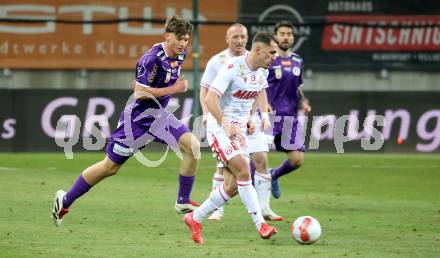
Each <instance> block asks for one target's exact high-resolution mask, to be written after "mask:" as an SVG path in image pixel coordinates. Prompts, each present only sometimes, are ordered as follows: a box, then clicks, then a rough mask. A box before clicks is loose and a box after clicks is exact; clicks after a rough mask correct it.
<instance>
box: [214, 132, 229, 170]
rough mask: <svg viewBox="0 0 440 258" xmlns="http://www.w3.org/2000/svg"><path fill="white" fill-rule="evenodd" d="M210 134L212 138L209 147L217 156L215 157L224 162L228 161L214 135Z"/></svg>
mask: <svg viewBox="0 0 440 258" xmlns="http://www.w3.org/2000/svg"><path fill="white" fill-rule="evenodd" d="M211 136H212V139H213V141H212V144H211V149H212V151H213V152H214V153H215V155H216V156H217V159H218V160H220V161H222V162H224V163H226V162H228V160H227V159H226V155H225V153H224V152H223V150H222V149H221V148H220V144H219V143H218V140H217V138H216V137H215V135H214V134H212V135H211Z"/></svg>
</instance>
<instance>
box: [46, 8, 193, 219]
mask: <svg viewBox="0 0 440 258" xmlns="http://www.w3.org/2000/svg"><path fill="white" fill-rule="evenodd" d="M191 32H192V25H191V23H189V22H188V21H187V20H185V19H183V18H180V17H178V16H173V17H170V18H168V19H167V21H166V24H165V34H164V37H165V42H162V43H158V44H156V45H154V46H153V47H152V48H151V49H150V50H149V51H148V52H146V53H145V54H144V55H143V56H142V57H141V58H140V59H139V60H138V63H137V65H136V79H135V82H134V101H131V102H128V103H127V105H126V106H125V108H124V110H123V111H122V112H121V116H120V119H119V123H118V127H117V129H116V130H115V131H114V132H113V134H112V136H111V138H110V139H109V142H108V144H107V147H106V152H107V156H106V157H105V158H104V160H102V161H99V162H97V163H95V164H93V165H92V166H90V167H88V168H86V169H85V170H84V171H83V172H82V173H81V174H80V175H79V177H78V178H77V179H76V180H75V182H74V183H73V185H72V186H71V188H70V189H69V190H68V191H67V192H64V191H63V190H59V191H57V193H56V194H55V199H54V207H53V210H52V218H53V221H54V223H55V225H56V226H60V225H61V223H62V220H63V217H64V215H65V214H66V213H67V212H68V211H69V207H70V206H71V205H72V203H73V202H74V201H75V200H76V199H77V198H79V197H81V196H82V195H83V194H85V193H86V192H87V191H89V189H90V188H91V187H93V186H95V185H96V184H97V183H99V182H100V181H101V180H102V179H104V178H106V177H108V176H112V175H114V174H116V173H117V172H118V170H119V169H120V168H121V166H122V165H123V164H124V162H125V161H127V160H128V158H130V157H131V156H132V155H133V154H134V153H136V152H137V151H139V150H140V149H142V148H143V147H144V146H145V145H146V144H147V140H153V141H156V142H160V143H163V144H168V145H169V146H173V145H174V147H175V148H179V149H180V151H181V153H182V162H181V165H180V169H179V190H178V197H177V200H176V203H175V209H176V211H177V212H179V213H188V212H190V211H193V210H194V209H195V206H197V204H196V203H195V202H192V201H191V200H190V194H191V191H192V187H193V184H194V179H195V173H196V167H197V158H198V157H199V155H200V153H199V151H200V143H199V141H198V140H197V138H196V137H195V136H194V135H193V134H192V133H191V132H190V131H189V129H188V128H187V127H186V126H185V125H184V124H183V123H182V122H181V121H180V120H178V119H177V118H176V117H175V116H174V115H173V114H172V113H169V112H168V111H166V110H165V107H166V106H167V104H168V101H169V100H170V95H172V94H175V93H181V92H185V91H186V90H187V88H188V81H186V80H184V79H183V77H181V76H180V71H181V66H182V63H183V60H184V58H185V48H186V46H187V44H188V41H189V38H190V35H191ZM147 111H148V112H147ZM151 111H152V113H151ZM139 142H140V143H139Z"/></svg>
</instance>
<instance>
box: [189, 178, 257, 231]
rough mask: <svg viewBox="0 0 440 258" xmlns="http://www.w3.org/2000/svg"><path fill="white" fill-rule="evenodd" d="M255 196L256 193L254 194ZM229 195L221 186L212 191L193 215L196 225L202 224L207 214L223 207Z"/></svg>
mask: <svg viewBox="0 0 440 258" xmlns="http://www.w3.org/2000/svg"><path fill="white" fill-rule="evenodd" d="M255 194H256V193H255ZM230 198H231V197H229V195H228V194H227V193H226V192H225V189H224V187H223V184H221V185H220V186H218V187H217V188H216V189H214V190H213V191H212V192H211V194H210V195H209V197H208V199H206V200H205V201H204V202H203V203H202V205H200V207H199V208H197V209H196V210H195V211H194V213H193V218H194V220H195V221H196V222H197V223H202V222H203V220H205V219H206V218H207V217H208V216H209V214H211V213H212V212H214V211H215V210H217V209H219V208H221V207H223V205H225V203H226V202H227V201H228V200H229V199H230Z"/></svg>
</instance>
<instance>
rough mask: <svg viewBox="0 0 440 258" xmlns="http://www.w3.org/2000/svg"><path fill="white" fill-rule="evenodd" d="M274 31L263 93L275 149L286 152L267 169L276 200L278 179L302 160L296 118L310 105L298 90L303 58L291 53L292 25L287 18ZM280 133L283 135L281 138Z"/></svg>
mask: <svg viewBox="0 0 440 258" xmlns="http://www.w3.org/2000/svg"><path fill="white" fill-rule="evenodd" d="M274 32H275V38H276V39H277V41H278V50H277V52H278V56H277V58H276V59H275V61H274V62H273V63H272V65H271V66H270V68H269V76H268V78H267V81H268V84H269V87H268V88H267V89H266V92H267V97H268V101H269V104H270V106H271V110H272V112H273V113H274V114H275V120H274V122H273V136H274V145H275V148H276V150H277V151H282V152H285V153H286V154H287V160H285V161H284V162H283V163H282V164H281V165H280V166H279V167H276V168H274V169H272V170H271V175H272V189H271V191H272V195H273V197H274V198H276V199H278V198H280V196H281V188H280V183H279V178H280V177H281V176H284V175H287V174H289V173H290V172H292V171H294V170H295V169H297V168H299V167H300V166H301V165H302V164H303V162H304V151H305V146H304V136H303V132H302V131H301V130H302V129H301V126H300V125H299V121H298V110H299V109H300V108H301V109H302V110H303V112H304V113H305V114H308V113H309V112H310V111H311V110H312V108H311V107H310V105H309V104H308V100H307V99H306V98H305V96H304V93H303V91H302V89H301V86H302V85H303V59H302V58H301V57H300V56H299V55H297V54H296V53H293V52H291V48H292V46H293V42H294V35H293V25H292V24H291V23H290V22H287V21H282V22H279V23H277V24H276V25H275V31H274ZM283 125H284V127H286V128H283ZM290 126H291V128H290ZM282 134H287V135H284V136H283V137H282Z"/></svg>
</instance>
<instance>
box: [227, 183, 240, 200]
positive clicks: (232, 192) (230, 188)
mask: <svg viewBox="0 0 440 258" xmlns="http://www.w3.org/2000/svg"><path fill="white" fill-rule="evenodd" d="M225 192H226V193H227V194H228V196H229V197H231V198H232V197H234V196H236V195H237V194H238V188H237V182H225Z"/></svg>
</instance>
